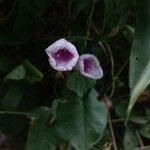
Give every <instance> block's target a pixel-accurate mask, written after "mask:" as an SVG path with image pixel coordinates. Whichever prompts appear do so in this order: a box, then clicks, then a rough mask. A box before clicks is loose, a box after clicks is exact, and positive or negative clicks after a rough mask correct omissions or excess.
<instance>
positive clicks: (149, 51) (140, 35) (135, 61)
mask: <svg viewBox="0 0 150 150" xmlns="http://www.w3.org/2000/svg"><path fill="white" fill-rule="evenodd" d="M138 7H139V8H138V15H137V19H138V21H137V27H136V30H135V36H134V41H133V45H132V51H131V56H130V73H129V78H130V88H131V94H130V95H131V98H130V102H129V106H128V110H127V115H128V116H127V119H128V117H129V115H130V113H131V110H132V108H133V106H134V104H135V102H136V101H137V100H138V98H139V96H140V95H141V94H142V92H143V91H144V90H145V89H146V87H147V86H148V85H149V84H150V69H149V68H150V42H149V37H150V28H149V26H150V13H149V9H150V1H149V0H139V1H138Z"/></svg>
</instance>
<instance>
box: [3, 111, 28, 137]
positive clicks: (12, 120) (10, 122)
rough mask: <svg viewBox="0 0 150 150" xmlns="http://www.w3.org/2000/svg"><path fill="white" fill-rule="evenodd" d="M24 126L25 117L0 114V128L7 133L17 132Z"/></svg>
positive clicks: (14, 133)
mask: <svg viewBox="0 0 150 150" xmlns="http://www.w3.org/2000/svg"><path fill="white" fill-rule="evenodd" d="M24 126H25V117H24V116H18V115H12V114H10V115H5V114H0V130H1V131H2V132H3V133H5V134H7V135H16V134H18V133H19V132H20V131H21V130H22V129H23V128H24Z"/></svg>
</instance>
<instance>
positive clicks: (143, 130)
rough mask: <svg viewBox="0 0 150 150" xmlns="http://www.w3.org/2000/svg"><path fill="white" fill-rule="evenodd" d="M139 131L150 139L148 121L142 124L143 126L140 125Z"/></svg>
mask: <svg viewBox="0 0 150 150" xmlns="http://www.w3.org/2000/svg"><path fill="white" fill-rule="evenodd" d="M140 133H141V134H142V135H143V136H144V137H146V138H148V139H150V124H149V123H148V124H146V125H143V126H142V127H141V129H140Z"/></svg>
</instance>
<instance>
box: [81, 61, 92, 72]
mask: <svg viewBox="0 0 150 150" xmlns="http://www.w3.org/2000/svg"><path fill="white" fill-rule="evenodd" d="M83 63H84V72H86V73H88V72H90V71H91V69H92V66H93V61H92V59H90V58H85V59H84V62H83Z"/></svg>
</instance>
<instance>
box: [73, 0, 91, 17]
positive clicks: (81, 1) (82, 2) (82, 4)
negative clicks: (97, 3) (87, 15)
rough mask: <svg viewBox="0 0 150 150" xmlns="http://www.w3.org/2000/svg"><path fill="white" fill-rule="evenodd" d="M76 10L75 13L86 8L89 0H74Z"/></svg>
mask: <svg viewBox="0 0 150 150" xmlns="http://www.w3.org/2000/svg"><path fill="white" fill-rule="evenodd" d="M75 2H76V11H77V14H79V13H80V12H81V11H82V10H84V9H85V8H86V6H87V5H88V4H89V2H90V1H89V0H76V1H75Z"/></svg>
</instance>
